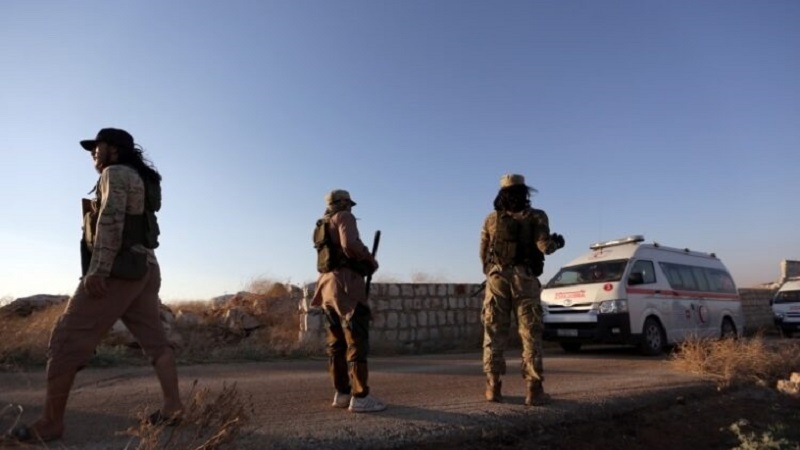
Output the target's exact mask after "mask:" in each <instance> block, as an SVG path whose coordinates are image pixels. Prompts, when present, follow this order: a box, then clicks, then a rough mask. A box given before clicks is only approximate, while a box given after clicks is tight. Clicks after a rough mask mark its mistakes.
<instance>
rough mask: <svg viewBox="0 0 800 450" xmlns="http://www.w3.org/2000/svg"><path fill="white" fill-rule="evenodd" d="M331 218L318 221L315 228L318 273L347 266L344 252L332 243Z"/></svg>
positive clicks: (326, 217)
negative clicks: (329, 228) (329, 225)
mask: <svg viewBox="0 0 800 450" xmlns="http://www.w3.org/2000/svg"><path fill="white" fill-rule="evenodd" d="M328 223H330V217H329V216H325V217H323V218H322V219H319V220H317V226H316V227H315V228H314V248H315V249H317V272H319V273H328V272H330V271H332V270H334V269H338V268H339V267H342V266H344V265H345V261H346V259H347V258H345V256H344V251H342V249H341V248H340V247H339V246H338V245H334V244H333V241H331V234H330V231H328Z"/></svg>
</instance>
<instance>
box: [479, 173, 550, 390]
mask: <svg viewBox="0 0 800 450" xmlns="http://www.w3.org/2000/svg"><path fill="white" fill-rule="evenodd" d="M531 191H533V192H535V190H534V189H533V188H531V187H529V186H527V185H526V184H525V178H524V177H523V176H522V175H518V174H507V175H503V176H502V177H501V178H500V191H499V192H498V194H497V197H496V198H495V200H494V211H492V212H491V213H490V214H489V215H488V216H487V217H486V220H485V221H484V224H483V228H482V230H481V243H480V257H481V262H482V263H483V272H484V274H485V275H486V293H485V296H484V302H483V314H482V321H483V325H484V337H483V369H484V372H485V373H486V378H487V379H486V392H485V395H486V399H487V400H489V401H492V402H501V401H502V400H503V396H502V392H501V386H502V382H501V379H500V377H501V376H502V375H504V374H505V373H506V361H505V357H504V351H505V349H506V345H507V343H508V338H509V330H510V328H511V313H512V311H513V312H514V313H515V314H516V317H517V321H518V328H519V335H520V340H521V341H522V376H523V378H524V379H525V381H526V382H527V389H526V393H525V404H526V405H528V406H538V405H544V404H546V403H548V401H549V396H548V395H547V394H545V392H544V388H543V386H542V382H543V381H544V371H543V365H542V344H541V339H542V327H543V325H542V306H541V299H540V296H539V295H540V291H541V284H540V283H539V279H538V277H539V276H540V275H541V274H542V271H543V269H544V255H549V254H551V253H553V252H554V251H556V250H557V249H559V248H561V247H563V246H564V238H563V237H562V236H560V235H558V234H552V235H551V234H550V225H549V220H548V218H547V214H546V213H545V212H544V211H542V210H539V209H534V208H532V207H531V203H530V193H531Z"/></svg>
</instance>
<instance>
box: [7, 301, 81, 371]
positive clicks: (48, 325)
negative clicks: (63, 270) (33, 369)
mask: <svg viewBox="0 0 800 450" xmlns="http://www.w3.org/2000/svg"><path fill="white" fill-rule="evenodd" d="M66 307H67V304H66V303H64V304H61V305H55V306H50V307H48V308H45V309H42V310H40V311H34V312H32V313H31V315H29V316H27V317H19V316H17V315H14V314H3V315H2V316H0V336H2V339H0V367H5V368H8V367H17V366H27V365H41V364H44V363H45V362H47V344H48V342H49V341H50V331H51V330H52V329H53V325H55V323H56V320H57V319H58V317H59V316H60V315H61V313H62V312H64V309H65V308H66Z"/></svg>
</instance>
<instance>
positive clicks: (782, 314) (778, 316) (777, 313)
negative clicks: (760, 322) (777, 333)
mask: <svg viewBox="0 0 800 450" xmlns="http://www.w3.org/2000/svg"><path fill="white" fill-rule="evenodd" d="M784 316H785V314H784V313H782V312H776V313H775V318H776V319H781V320H783V318H784Z"/></svg>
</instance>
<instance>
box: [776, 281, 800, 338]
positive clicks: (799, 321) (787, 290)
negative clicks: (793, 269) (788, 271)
mask: <svg viewBox="0 0 800 450" xmlns="http://www.w3.org/2000/svg"><path fill="white" fill-rule="evenodd" d="M771 303H772V313H773V314H774V315H775V325H776V326H777V327H778V329H780V330H781V333H782V334H783V335H784V336H786V337H792V333H794V332H800V278H790V279H789V280H788V281H786V282H785V283H783V285H782V286H781V288H780V289H778V292H776V293H775V296H774V297H773V298H772V302H771Z"/></svg>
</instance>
